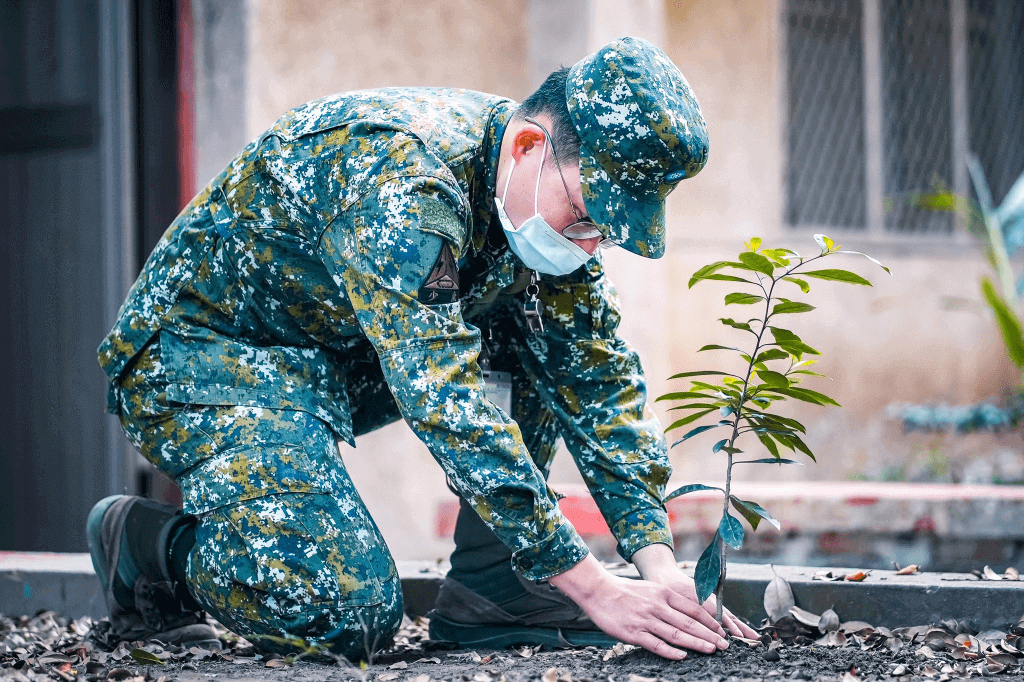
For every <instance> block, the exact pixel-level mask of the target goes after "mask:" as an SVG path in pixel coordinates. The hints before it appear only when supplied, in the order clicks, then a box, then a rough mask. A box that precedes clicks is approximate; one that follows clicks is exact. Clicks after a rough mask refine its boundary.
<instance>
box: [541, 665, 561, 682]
mask: <svg viewBox="0 0 1024 682" xmlns="http://www.w3.org/2000/svg"><path fill="white" fill-rule="evenodd" d="M540 679H541V682H558V668H548V669H547V670H545V671H544V674H543V675H541V676H540Z"/></svg>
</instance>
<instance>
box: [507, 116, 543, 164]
mask: <svg viewBox="0 0 1024 682" xmlns="http://www.w3.org/2000/svg"><path fill="white" fill-rule="evenodd" d="M543 141H544V133H543V131H541V129H540V128H538V127H537V126H535V125H533V124H532V123H527V124H526V125H524V126H523V127H522V128H520V129H519V132H517V133H516V136H515V137H514V138H512V157H513V158H514V159H515V160H516V163H521V162H522V160H523V156H524V155H526V154H528V153H530V152H531V151H533V150H534V149H537V150H539V149H540V148H541V147H540V144H541V143H542V142H543Z"/></svg>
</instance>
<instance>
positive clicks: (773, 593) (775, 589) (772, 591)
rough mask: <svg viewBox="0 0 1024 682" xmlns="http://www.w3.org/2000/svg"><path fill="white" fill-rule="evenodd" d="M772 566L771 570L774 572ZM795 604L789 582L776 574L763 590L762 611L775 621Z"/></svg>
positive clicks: (786, 613) (787, 612)
mask: <svg viewBox="0 0 1024 682" xmlns="http://www.w3.org/2000/svg"><path fill="white" fill-rule="evenodd" d="M774 570H775V569H774V567H773V568H772V571H773V572H774ZM794 606H796V603H795V602H794V601H793V590H792V588H790V586H789V583H788V582H786V579H785V578H783V577H782V576H780V575H778V574H776V575H775V577H774V578H772V580H771V582H769V583H768V587H766V588H765V590H764V611H765V613H767V614H768V618H769V620H771V622H773V623H774V622H775V621H777V620H780V619H782V617H783V616H786V615H788V614H789V610H790V609H791V608H793V607H794Z"/></svg>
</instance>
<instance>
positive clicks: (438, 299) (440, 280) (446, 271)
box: [419, 242, 459, 305]
mask: <svg viewBox="0 0 1024 682" xmlns="http://www.w3.org/2000/svg"><path fill="white" fill-rule="evenodd" d="M458 300H459V268H458V265H456V263H455V255H454V254H453V253H452V246H451V244H449V243H448V242H445V243H444V244H442V245H441V252H440V253H439V254H437V262H436V263H434V268H433V269H432V270H431V271H430V274H429V275H427V279H426V281H425V282H423V286H421V287H420V290H419V301H420V303H426V304H427V305H440V304H442V303H455V302H456V301H458Z"/></svg>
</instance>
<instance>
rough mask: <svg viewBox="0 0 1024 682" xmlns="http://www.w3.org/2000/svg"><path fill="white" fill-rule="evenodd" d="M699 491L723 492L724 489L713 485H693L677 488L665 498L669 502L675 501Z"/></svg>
mask: <svg viewBox="0 0 1024 682" xmlns="http://www.w3.org/2000/svg"><path fill="white" fill-rule="evenodd" d="M698 490H722V489H721V488H716V487H715V486H713V485H702V484H700V483H691V484H690V485H684V486H683V487H682V488H676V489H675V490H673V491H672V492H670V493H669V494H668V495H666V496H665V501H666V502H668V501H669V500H674V499H676V498H677V497H682V496H683V495H687V494H689V493H693V492H697V491H698ZM722 492H725V491H724V490H722Z"/></svg>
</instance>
